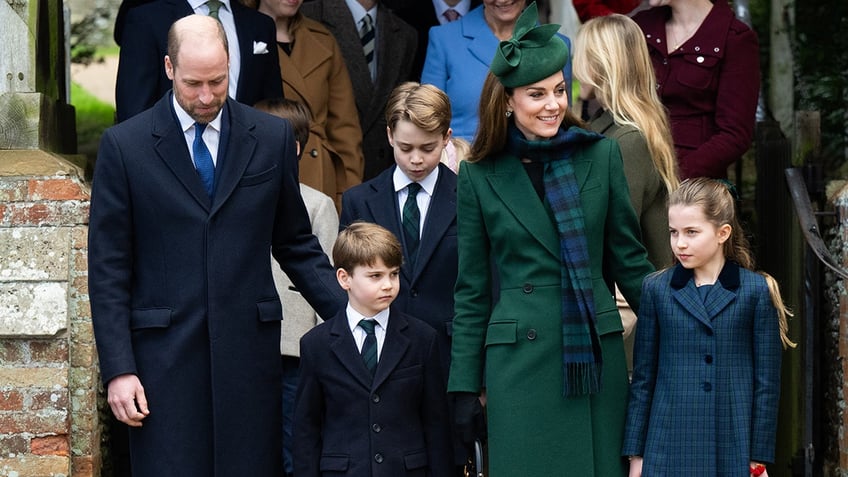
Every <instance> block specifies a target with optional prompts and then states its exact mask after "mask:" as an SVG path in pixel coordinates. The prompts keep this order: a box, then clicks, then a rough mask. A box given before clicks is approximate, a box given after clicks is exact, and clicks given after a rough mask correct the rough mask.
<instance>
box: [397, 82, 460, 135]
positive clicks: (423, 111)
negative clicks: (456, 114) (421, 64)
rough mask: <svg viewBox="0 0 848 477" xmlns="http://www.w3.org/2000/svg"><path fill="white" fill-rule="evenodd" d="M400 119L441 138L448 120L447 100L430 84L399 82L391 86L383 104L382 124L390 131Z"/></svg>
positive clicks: (447, 127) (446, 97) (443, 94)
mask: <svg viewBox="0 0 848 477" xmlns="http://www.w3.org/2000/svg"><path fill="white" fill-rule="evenodd" d="M401 120H404V121H409V122H411V123H412V124H414V125H415V126H416V127H418V128H420V129H422V130H423V131H426V132H428V133H439V134H441V135H442V137H445V136H446V135H447V133H448V129H450V122H451V105H450V99H448V95H446V94H445V93H444V91H442V90H440V89H439V88H437V87H435V86H433V85H431V84H421V83H416V82H413V81H407V82H406V83H402V84H400V85H398V86H397V87H395V89H394V90H393V91H392V94H391V95H390V96H389V101H388V102H387V103H386V124H388V126H389V129H390V130H392V131H393V132H394V130H395V126H397V123H398V121H401Z"/></svg>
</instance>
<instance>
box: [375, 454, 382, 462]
mask: <svg viewBox="0 0 848 477" xmlns="http://www.w3.org/2000/svg"><path fill="white" fill-rule="evenodd" d="M374 462H376V463H378V464H382V463H383V454H374Z"/></svg>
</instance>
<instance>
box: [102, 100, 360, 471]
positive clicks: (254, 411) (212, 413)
mask: <svg viewBox="0 0 848 477" xmlns="http://www.w3.org/2000/svg"><path fill="white" fill-rule="evenodd" d="M171 97H172V95H170V94H167V95H165V96H164V97H163V98H162V99H161V100H160V101H159V102H158V103H156V105H155V106H154V107H153V108H152V109H150V110H147V111H145V112H143V113H141V114H139V115H137V116H135V117H133V118H131V119H130V120H127V121H125V122H123V123H121V124H119V125H117V126H114V127H112V128H109V129H107V130H106V131H105V132H104V134H103V138H102V140H101V144H100V148H99V153H98V159H97V163H96V166H95V172H94V180H93V187H92V196H91V216H90V226H89V293H90V300H91V312H92V320H93V324H94V332H95V338H96V343H97V350H98V355H99V358H100V370H101V374H102V377H103V382H104V383H108V382H109V381H110V380H111V379H112V378H114V377H116V376H118V375H122V374H127V373H131V374H136V375H138V377H139V379H140V380H141V383H142V385H143V386H144V388H145V392H146V395H147V399H148V402H149V404H150V409H151V413H150V415H149V416H148V418H147V419H145V421H144V426H143V427H140V428H132V429H131V431H130V442H131V446H132V453H131V454H132V464H133V473H134V474H135V473H136V472H138V475H157V476H174V477H177V476H184V475H281V473H282V469H281V467H282V464H281V457H280V448H281V445H282V437H281V434H282V398H281V396H282V394H281V384H280V383H281V378H282V370H281V366H280V354H279V346H280V343H279V342H280V320H281V319H282V318H283V316H282V307H281V305H280V300H279V297H278V296H277V291H276V288H275V286H274V281H273V279H272V273H271V262H270V261H269V260H268V250H271V251H272V254H273V255H274V257H275V258H276V259H277V260H278V261H279V262H280V265H281V267H282V269H283V270H284V271H285V272H286V274H287V275H288V276H289V277H291V278H292V281H293V282H294V284H295V286H296V287H297V288H298V289H299V290H300V291H301V292H302V293H303V295H304V297H306V298H307V300H309V302H310V304H311V305H312V306H313V307H314V308H315V309H316V311H317V312H318V313H320V314H321V315H323V316H333V315H335V313H336V312H337V311H339V309H341V308H342V307H343V305H344V303H345V301H346V298H345V296H344V293H343V292H342V290H341V289H340V287H339V286H338V283H337V282H336V280H335V276H334V271H333V268H332V267H331V265H330V263H329V260H328V259H327V258H326V255H324V253H323V251H322V250H321V247H320V245H319V243H318V240H317V239H316V238H315V237H314V236H313V235H312V231H311V228H310V225H309V218H308V216H307V213H306V209H305V207H304V205H303V200H302V199H301V196H300V189H299V186H298V181H297V159H296V157H295V146H294V138H293V136H292V132H291V128H290V126H289V123H288V122H287V121H283V120H281V119H279V118H275V117H273V116H271V115H268V114H265V113H260V112H258V111H256V110H253V109H252V108H249V107H247V106H244V105H241V104H239V103H237V102H235V101H233V100H231V99H230V100H227V103H226V105H225V107H224V110H223V127H222V133H221V142H220V147H219V152H218V161H217V166H216V172H215V193H214V196H213V198H212V199H211V200H210V198H209V196H208V195H207V194H206V191H205V190H204V188H203V186H202V185H201V182H200V178H199V176H198V174H197V172H196V171H195V169H194V167H193V166H192V160H191V157H190V154H189V150H188V146H187V145H186V141H185V138H184V135H183V132H182V130H181V128H180V127H179V124H178V122H177V120H176V116H175V113H174V112H173V108H172V106H171ZM245 466H247V467H245Z"/></svg>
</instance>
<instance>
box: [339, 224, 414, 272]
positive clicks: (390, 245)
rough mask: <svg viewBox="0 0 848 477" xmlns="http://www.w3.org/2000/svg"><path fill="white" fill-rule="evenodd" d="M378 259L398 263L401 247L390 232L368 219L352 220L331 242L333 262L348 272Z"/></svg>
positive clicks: (388, 262) (387, 262)
mask: <svg viewBox="0 0 848 477" xmlns="http://www.w3.org/2000/svg"><path fill="white" fill-rule="evenodd" d="M377 259H380V260H382V261H383V263H384V264H385V265H386V266H387V267H400V266H401V264H402V263H403V250H402V249H401V245H400V242H399V241H398V239H397V237H395V236H394V234H393V233H391V232H389V231H388V230H387V229H385V228H384V227H381V226H379V225H377V224H372V223H370V222H361V221H356V222H354V223H352V224H350V225H349V226H348V227H347V228H346V229H344V230H342V231H341V232H340V233H339V237H338V238H337V239H336V243H335V245H333V263H334V264H335V266H336V269H339V268H342V269H344V270H346V271H347V272H348V273H350V274H352V273H353V269H354V268H356V267H359V266H364V265H374V263H375V262H376V261H377Z"/></svg>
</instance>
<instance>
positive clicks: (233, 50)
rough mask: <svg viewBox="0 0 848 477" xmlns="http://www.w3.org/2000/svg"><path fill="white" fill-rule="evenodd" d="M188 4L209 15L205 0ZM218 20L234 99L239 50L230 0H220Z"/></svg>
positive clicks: (236, 88)
mask: <svg viewBox="0 0 848 477" xmlns="http://www.w3.org/2000/svg"><path fill="white" fill-rule="evenodd" d="M188 4H189V5H190V6H191V8H192V10H194V13H197V14H199V15H209V7H208V6H206V0H188ZM218 20H220V21H221V25H222V26H223V27H224V32H225V33H226V34H227V43H228V50H229V52H230V78H229V81H230V84H229V86H228V88H227V92H228V93H229V95H230V97H231V98H233V99H235V97H236V93H237V92H238V80H239V71H241V50H240V49H239V41H238V34H237V33H236V21H235V19H234V18H233V9H232V8H231V7H230V0H221V9H220V10H218ZM204 137H206V136H205V135H204ZM212 157H214V155H213V156H212Z"/></svg>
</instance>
